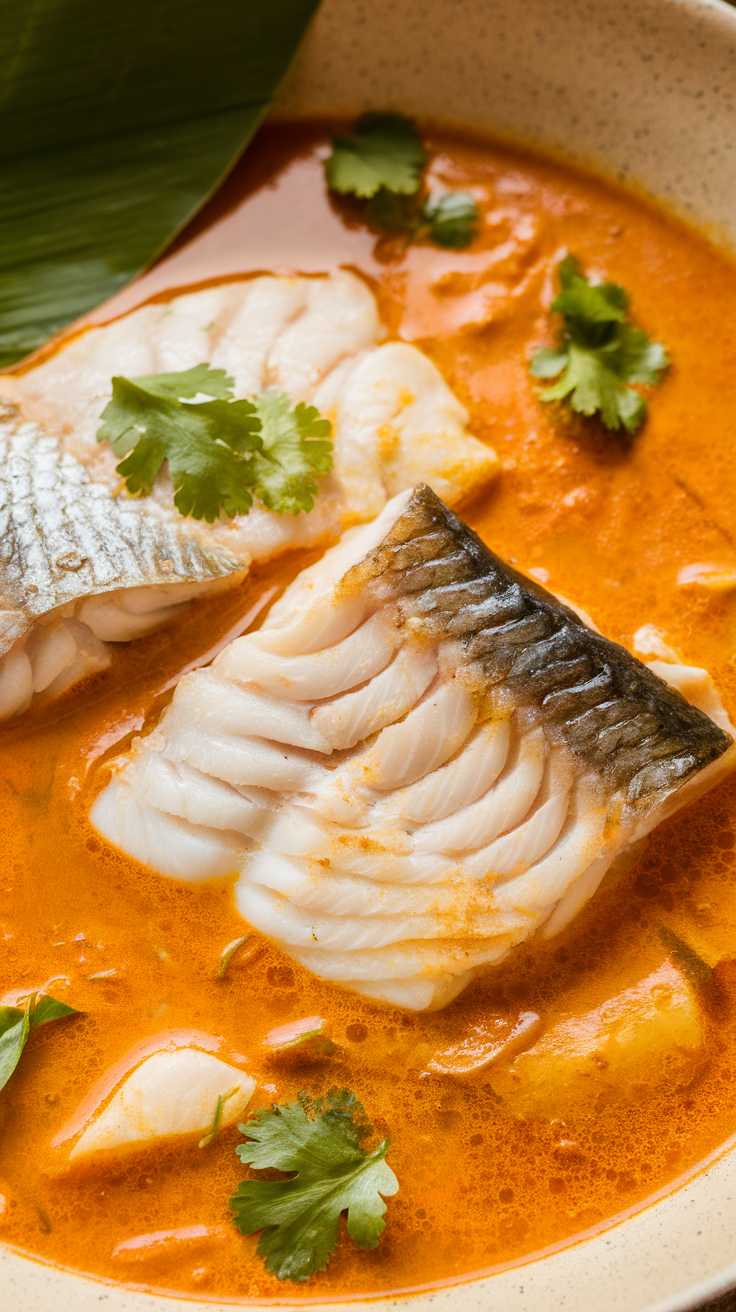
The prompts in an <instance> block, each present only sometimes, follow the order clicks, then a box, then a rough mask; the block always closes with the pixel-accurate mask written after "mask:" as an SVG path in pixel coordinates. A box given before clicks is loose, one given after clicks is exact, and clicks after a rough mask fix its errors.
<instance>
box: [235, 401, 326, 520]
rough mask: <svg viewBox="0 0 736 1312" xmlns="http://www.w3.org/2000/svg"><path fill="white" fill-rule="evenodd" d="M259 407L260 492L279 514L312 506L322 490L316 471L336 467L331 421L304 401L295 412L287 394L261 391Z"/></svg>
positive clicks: (256, 464)
mask: <svg viewBox="0 0 736 1312" xmlns="http://www.w3.org/2000/svg"><path fill="white" fill-rule="evenodd" d="M255 408H256V414H257V416H258V418H259V419H260V421H261V439H262V442H263V450H262V454H261V455H258V456H256V457H254V461H253V464H254V469H255V478H256V482H255V490H256V494H257V495H258V497H260V499H261V501H262V502H263V504H264V505H265V506H268V508H269V510H276V511H278V513H279V514H284V513H286V512H287V511H290V512H291V514H292V515H298V514H299V512H300V511H301V510H306V511H309V510H311V509H312V507H313V505H314V498H315V497H316V495H317V493H318V491H319V486H318V484H317V482H316V478H315V475H316V476H323V475H325V474H327V473H329V471H330V468H331V466H332V442H331V441H330V440H329V439H330V434H331V432H332V424H331V423H330V421H329V419H322V417H321V416H320V413H319V410H317V409H316V408H315V407H314V406H313V405H309V406H308V405H305V404H304V402H303V401H300V402H299V404H298V405H297V406H296V408H295V409H294V410H292V409H291V402H290V401H289V398H288V396H287V395H286V392H278V391H275V390H274V391H272V390H269V391H266V392H261V395H260V396H259V397H258V398H257V399H256V403H255Z"/></svg>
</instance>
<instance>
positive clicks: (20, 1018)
mask: <svg viewBox="0 0 736 1312" xmlns="http://www.w3.org/2000/svg"><path fill="white" fill-rule="evenodd" d="M78 1014H79V1013H78V1012H77V1011H75V1009H74V1007H68V1006H67V1004H66V1003H65V1002H58V1001H57V1000H56V998H49V997H42V998H41V999H40V1001H39V1002H38V1003H37V1002H36V994H35V993H32V994H31V995H30V997H29V998H28V999H27V1000H26V1005H25V1007H23V1008H20V1007H0V1089H4V1088H5V1085H6V1084H7V1082H8V1080H9V1079H10V1077H11V1075H12V1074H13V1071H14V1070H15V1068H16V1066H17V1065H18V1062H19V1061H20V1057H21V1053H22V1052H23V1049H24V1047H25V1046H26V1041H27V1039H28V1035H29V1033H30V1031H31V1029H33V1028H34V1027H35V1026H36V1025H45V1024H47V1022H48V1021H52V1020H60V1019H61V1018H62V1017H63V1016H77V1015H78Z"/></svg>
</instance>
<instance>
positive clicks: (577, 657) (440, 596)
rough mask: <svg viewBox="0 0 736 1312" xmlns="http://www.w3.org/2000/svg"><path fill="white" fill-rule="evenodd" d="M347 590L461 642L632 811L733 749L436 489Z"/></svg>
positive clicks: (489, 678)
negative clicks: (367, 594) (510, 560)
mask: <svg viewBox="0 0 736 1312" xmlns="http://www.w3.org/2000/svg"><path fill="white" fill-rule="evenodd" d="M343 585H344V587H345V588H346V589H350V588H352V587H353V586H359V587H366V586H367V587H368V588H369V591H371V592H374V593H375V594H376V596H377V597H380V600H381V601H382V602H384V601H389V600H394V601H398V602H399V608H400V611H401V613H402V616H403V618H404V619H405V620H408V619H413V620H414V621H415V622H416V621H417V620H420V621H421V624H422V629H423V630H424V631H425V632H426V633H427V635H428V636H431V637H432V638H434V639H435V640H436V639H438V638H452V639H455V640H459V641H460V642H461V644H462V646H463V648H464V651H465V655H466V659H467V661H468V663H469V664H472V665H474V666H476V667H477V668H479V669H480V671H481V672H482V675H483V677H484V679H485V681H486V682H487V684H488V685H489V686H498V685H502V686H503V687H504V689H505V690H508V692H509V693H510V694H511V697H512V699H513V701H514V703H515V704H516V705H518V706H530V707H533V708H534V709H535V711H536V712H537V714H538V715H539V717H540V720H541V722H542V723H543V724H544V728H545V732H546V734H547V737H548V739H549V740H550V741H552V742H558V743H562V744H564V745H565V746H566V747H567V748H569V750H570V751H572V752H573V753H574V755H575V756H576V757H577V758H578V759H579V760H580V761H581V762H583V763H584V764H585V765H586V766H587V767H589V768H590V769H592V770H594V771H595V772H596V773H597V774H598V775H600V776H601V777H602V778H604V779H605V780H606V782H607V784H608V786H609V787H610V789H611V791H614V792H617V793H620V794H623V796H624V798H625V800H626V802H627V803H629V804H633V803H639V802H645V801H646V802H648V801H651V800H653V798H654V795H656V794H661V793H663V792H664V793H669V792H672V791H674V790H675V789H677V788H679V787H681V786H682V784H684V783H685V782H686V781H687V780H688V779H690V778H691V777H692V776H693V775H695V774H696V773H698V771H700V770H702V769H703V768H704V767H705V766H706V765H709V764H710V763H711V762H712V761H715V760H717V759H718V757H719V756H721V755H723V753H724V752H725V751H727V750H728V748H729V747H730V746H731V745H732V743H731V739H730V737H729V736H728V734H726V733H724V732H723V730H722V729H719V728H718V726H717V725H715V724H714V723H713V721H712V720H710V719H709V718H708V716H707V715H704V714H703V712H702V711H699V710H698V709H697V708H696V707H694V706H691V705H690V703H689V702H687V701H686V700H685V698H684V697H682V696H681V694H680V693H678V692H676V691H675V690H674V689H672V688H670V687H669V686H668V685H667V684H666V683H664V682H663V680H662V679H660V678H658V677H657V675H656V674H653V673H652V671H651V670H649V669H647V667H646V666H645V665H643V664H642V663H641V661H638V660H637V659H636V658H635V657H634V656H632V655H631V654H630V653H629V652H628V651H626V649H625V648H624V647H620V646H619V645H618V644H617V643H615V642H610V641H609V640H608V639H607V638H604V637H602V636H601V635H600V634H598V633H594V632H593V631H592V630H591V629H589V628H587V626H586V625H585V624H584V623H583V622H582V620H581V619H579V617H578V616H577V615H575V614H574V612H572V611H571V610H569V609H568V608H567V607H566V606H564V605H562V604H561V603H560V602H559V601H558V600H557V599H556V598H555V597H553V596H552V595H551V594H550V593H549V592H546V591H545V589H544V588H542V587H541V586H540V585H539V584H537V583H535V582H533V581H532V580H531V579H528V578H525V577H524V576H523V575H522V574H519V573H518V572H517V571H516V570H514V569H512V568H511V566H510V565H507V564H505V563H504V561H502V560H501V559H500V558H499V557H498V556H496V555H494V553H493V552H492V551H490V550H489V548H488V547H487V546H486V545H485V544H484V543H483V542H481V540H480V538H479V537H478V536H477V534H476V533H474V532H473V531H472V530H471V529H470V528H468V526H467V524H464V523H463V521H462V520H461V519H459V518H458V516H457V515H455V514H453V512H452V511H451V510H450V509H449V507H448V506H446V505H445V504H444V502H443V501H441V500H440V499H439V497H438V496H436V495H435V493H434V492H433V491H432V490H431V488H429V487H427V486H426V485H421V486H419V487H417V488H415V490H414V492H413V494H412V497H411V499H410V501H409V503H408V505H407V507H406V509H405V510H404V511H403V513H402V514H401V515H400V516H399V518H398V519H397V521H396V523H395V524H394V525H393V528H392V529H391V530H390V532H389V533H388V535H387V536H386V538H385V539H384V541H383V542H382V543H381V544H380V545H379V546H378V547H376V548H375V549H374V550H373V551H371V552H369V554H368V555H367V556H366V557H365V559H364V560H363V561H361V562H360V563H359V564H357V565H355V566H353V568H352V570H351V571H350V572H349V573H348V575H346V577H345V579H344V581H343Z"/></svg>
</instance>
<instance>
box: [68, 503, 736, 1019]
mask: <svg viewBox="0 0 736 1312" xmlns="http://www.w3.org/2000/svg"><path fill="white" fill-rule="evenodd" d="M716 695H717V694H716ZM721 711H722V707H721ZM723 714H724V715H725V712H724V713H723ZM725 724H726V726H727V727H728V728H729V729H730V724H729V722H728V721H727V719H726V720H725ZM735 760H736V746H734V744H733V741H732V737H731V736H730V733H729V732H726V731H724V728H721V727H719V726H718V725H717V724H715V723H714V722H713V720H712V719H710V718H709V717H708V716H706V715H705V714H703V712H702V711H700V710H698V709H697V708H696V707H694V706H693V705H691V704H690V703H688V702H687V701H686V700H685V699H684V697H682V696H681V695H680V694H679V693H678V692H676V691H674V690H673V689H672V688H670V687H669V686H668V685H667V683H665V682H664V681H663V680H662V679H661V678H659V677H658V676H657V675H656V673H654V672H653V671H651V670H649V669H647V667H646V666H645V665H643V664H642V663H641V662H639V661H638V660H636V659H635V658H634V657H633V656H631V655H630V654H629V653H628V652H627V651H625V650H624V649H623V648H622V647H619V646H617V645H615V644H614V643H612V642H609V641H608V640H607V639H606V638H605V637H603V636H602V635H600V634H599V633H597V632H595V631H593V630H592V629H590V628H589V627H588V626H586V624H585V623H584V622H583V621H582V620H581V619H580V618H579V617H578V616H577V615H576V614H575V613H574V612H573V611H572V610H571V609H569V608H568V607H566V606H564V605H562V604H561V603H560V602H559V601H558V600H557V599H556V598H554V597H552V596H551V595H550V594H549V593H547V592H545V591H544V589H543V588H541V587H540V586H539V585H537V584H535V583H533V582H532V581H530V580H529V579H527V578H524V577H523V576H521V575H519V574H517V573H516V572H515V571H514V570H512V569H511V568H510V567H509V566H507V565H505V564H504V563H503V562H502V561H501V560H499V559H498V558H497V557H496V556H494V555H493V554H492V553H491V552H490V551H489V550H488V549H487V548H486V547H485V546H484V545H483V543H482V542H481V541H480V540H479V539H478V538H477V537H476V536H475V534H474V533H472V532H471V531H470V530H469V529H468V528H467V527H466V526H465V525H464V524H463V523H462V521H461V520H459V519H458V518H457V517H456V516H455V515H454V514H453V513H452V511H450V510H449V509H448V508H447V506H445V505H444V504H443V503H442V501H440V499H439V498H438V497H437V496H435V494H434V493H433V492H432V491H430V489H429V488H427V487H421V486H420V487H418V488H416V489H415V490H414V491H413V492H406V493H402V494H400V495H399V496H397V497H396V498H395V499H394V500H393V501H392V502H391V503H390V504H389V505H387V506H386V507H385V509H384V510H383V512H382V513H381V515H380V516H379V518H378V519H377V520H376V521H375V522H374V523H372V524H369V525H366V526H365V527H363V528H362V529H359V530H353V531H352V532H351V533H349V534H346V536H345V538H344V539H343V540H342V542H341V543H340V544H339V545H338V546H337V547H335V548H333V549H332V550H331V551H329V552H327V554H326V555H325V557H324V558H323V560H322V561H321V562H319V564H318V565H314V566H311V567H310V568H309V569H307V570H305V571H304V572H303V573H302V574H301V575H300V576H299V577H298V578H297V579H296V580H295V582H294V583H293V584H292V586H291V587H290V588H289V589H288V590H287V591H286V593H285V594H284V596H283V597H282V598H281V599H280V601H279V602H278V603H277V604H276V605H275V606H274V607H273V608H272V610H271V612H270V614H269V616H268V618H267V620H266V622H265V624H264V626H263V628H262V629H261V630H260V631H258V632H256V633H252V634H249V635H247V636H245V637H243V638H239V639H237V640H236V641H235V642H233V643H232V644H231V645H230V646H229V647H228V648H226V650H225V651H223V652H222V653H221V654H220V655H219V656H218V657H217V659H216V660H215V661H214V663H213V665H212V666H211V668H209V669H207V670H198V671H195V672H194V673H192V674H190V675H187V676H186V677H185V679H183V680H182V682H181V683H180V685H179V687H178V689H177V691H176V694H175V696H174V699H173V702H172V704H171V707H170V708H169V710H168V711H167V713H166V715H165V716H164V718H163V720H162V721H161V722H160V724H159V726H158V727H157V728H156V730H155V731H154V732H153V733H152V734H151V735H150V736H149V737H148V738H145V739H143V740H139V742H138V743H137V744H136V745H135V746H134V749H133V751H132V753H131V754H130V755H129V756H127V757H126V758H123V759H122V760H121V761H120V762H119V763H118V766H117V769H116V773H115V774H114V776H113V778H112V780H111V782H110V783H109V784H108V786H107V787H106V788H105V789H104V790H103V792H102V793H101V794H100V795H99V796H98V798H97V799H96V801H95V803H94V805H93V808H92V812H91V815H92V820H93V823H94V824H95V825H96V826H97V828H98V829H99V831H100V832H101V833H102V834H104V835H105V836H106V837H107V838H108V839H110V840H111V841H112V842H114V843H116V844H118V845H119V846H120V847H122V848H123V849H124V850H125V851H127V852H128V853H130V854H131V855H132V856H135V857H137V858H138V859H139V860H140V861H143V862H144V863H146V864H148V865H151V866H153V867H154V868H155V869H157V870H158V871H160V872H161V873H163V874H166V875H169V876H171V877H173V878H188V879H197V878H199V879H208V878H212V877H214V876H216V875H219V874H222V873H224V872H225V871H226V870H227V871H233V870H237V871H238V872H239V878H238V881H237V885H236V890H235V899H236V904H237V906H238V909H239V911H240V913H241V915H242V916H243V918H244V919H245V920H246V921H247V922H248V923H249V924H250V925H252V926H254V927H255V928H256V929H258V930H260V931H261V932H262V933H264V934H266V935H268V936H269V937H270V938H271V939H273V940H274V941H275V942H276V943H278V944H280V945H281V947H282V948H283V949H284V951H285V952H287V953H288V954H290V955H291V956H292V957H295V958H296V959H297V960H298V961H300V962H301V963H302V964H303V965H304V966H306V967H307V968H308V969H309V970H311V971H313V972H314V973H315V974H317V975H319V976H320V977H321V978H323V979H326V980H333V981H335V982H337V983H340V984H342V985H345V986H347V987H349V988H352V989H355V990H357V991H359V992H361V993H364V994H367V995H368V996H370V997H373V998H376V999H381V1000H383V1001H386V1002H391V1003H396V1004H398V1005H401V1006H405V1007H411V1008H416V1009H421V1008H425V1007H438V1006H442V1005H444V1004H445V1003H446V1002H447V1001H449V1000H450V999H451V998H452V997H454V996H455V995H456V994H457V993H458V992H459V990H460V989H462V988H463V987H464V986H465V984H467V982H468V981H469V980H470V979H471V978H472V976H473V974H474V973H475V972H476V971H477V970H478V969H479V968H480V967H482V966H484V965H487V964H489V963H491V962H498V961H500V960H501V959H502V958H504V957H505V956H506V955H507V954H508V953H509V952H510V951H511V949H512V948H513V947H514V946H515V945H516V944H518V943H520V942H521V941H522V940H523V939H525V938H527V937H528V936H529V935H530V934H532V933H533V932H535V931H536V930H540V929H541V931H542V932H543V933H545V934H552V933H557V932H559V931H560V930H561V929H562V928H563V927H564V925H565V924H567V923H568V921H569V920H570V919H572V917H573V916H574V915H575V914H577V912H578V911H579V909H580V907H581V906H582V905H583V904H584V903H585V902H586V901H587V900H588V899H589V898H590V897H591V896H592V895H593V893H594V892H595V890H596V888H597V887H598V885H599V884H600V881H601V879H602V878H603V876H604V874H605V873H606V871H607V870H608V869H609V867H610V866H611V863H612V862H613V860H614V858H615V857H616V856H617V855H618V854H619V853H621V852H622V851H623V850H624V849H626V848H627V847H629V846H630V845H631V844H633V843H634V842H636V841H638V840H639V839H640V838H641V837H642V836H643V835H644V834H646V833H647V832H649V831H650V830H651V829H652V828H653V827H654V825H656V824H657V823H658V822H659V821H660V820H661V819H662V818H663V817H664V816H665V815H669V814H671V813H672V811H674V810H675V809H677V808H678V807H679V806H681V805H683V804H684V803H685V802H687V801H688V800H690V799H691V798H693V797H694V796H696V795H697V793H698V792H700V791H702V790H704V789H705V788H707V787H709V786H710V785H711V784H712V783H714V782H715V781H716V779H718V778H720V777H721V776H722V774H723V773H724V772H725V771H726V770H728V769H729V768H732V767H733V765H734V763H735ZM217 790H219V792H218V791H217ZM133 816H135V819H134V820H133V819H132V818H131V817H133ZM174 824H175V825H177V826H179V827H180V828H179V829H178V830H177V831H176V833H174V832H173V831H172V830H171V829H170V826H172V825H174ZM164 835H166V837H165V838H164ZM197 845H198V846H197ZM208 845H211V846H208ZM195 848H196V851H195Z"/></svg>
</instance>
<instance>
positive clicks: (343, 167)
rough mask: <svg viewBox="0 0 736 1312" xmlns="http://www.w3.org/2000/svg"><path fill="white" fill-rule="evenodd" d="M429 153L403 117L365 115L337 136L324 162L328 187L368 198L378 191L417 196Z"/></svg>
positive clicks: (397, 115) (412, 125) (394, 115)
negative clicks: (351, 128) (347, 130)
mask: <svg viewBox="0 0 736 1312" xmlns="http://www.w3.org/2000/svg"><path fill="white" fill-rule="evenodd" d="M426 160H427V152H426V150H425V149H424V146H423V145H422V143H421V141H420V139H419V136H418V134H417V130H416V128H415V127H414V124H413V123H412V121H411V119H408V118H404V116H403V114H376V113H368V114H363V116H362V118H359V119H358V121H357V123H356V124H355V127H354V128H353V131H352V132H351V133H349V134H348V135H346V136H336V137H335V138H334V139H333V143H332V154H331V155H330V157H329V159H328V160H327V161H326V163H325V172H326V174H327V183H328V186H330V187H332V190H333V191H339V192H341V193H342V194H343V195H344V194H346V193H350V194H351V195H353V196H362V197H364V198H365V199H368V198H369V197H371V196H375V195H376V194H377V193H378V192H379V191H381V190H382V189H384V190H385V191H389V192H393V194H394V195H399V196H414V195H415V194H416V193H417V192H418V191H419V188H420V186H421V185H422V169H423V168H424V165H425V163H426Z"/></svg>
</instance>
